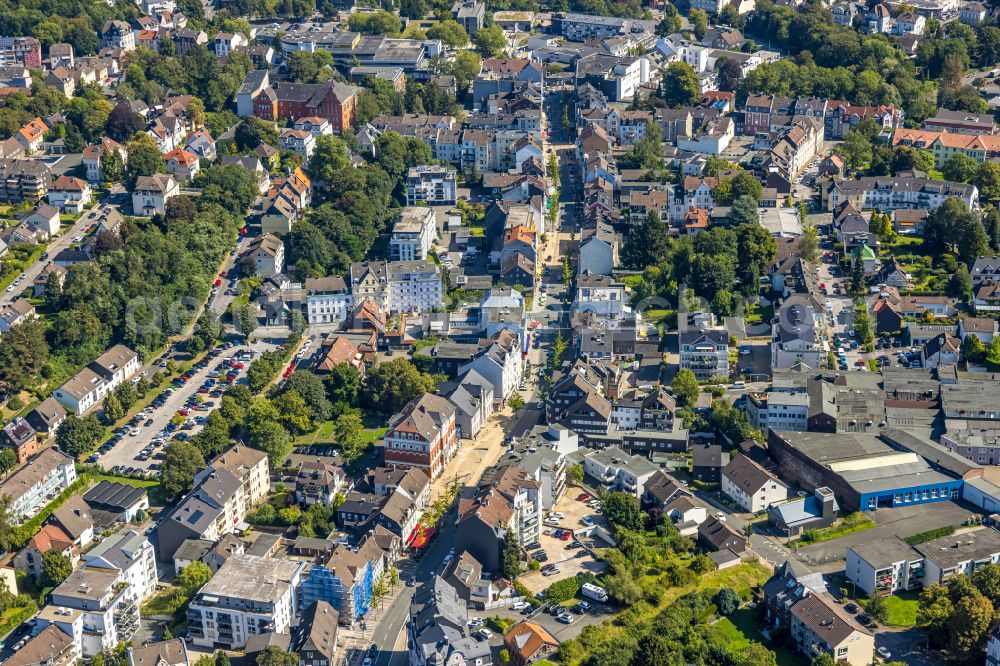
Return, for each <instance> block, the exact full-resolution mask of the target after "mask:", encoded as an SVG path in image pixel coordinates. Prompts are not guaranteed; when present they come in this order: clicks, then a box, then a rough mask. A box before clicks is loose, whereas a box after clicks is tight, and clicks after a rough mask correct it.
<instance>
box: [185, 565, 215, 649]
mask: <svg viewBox="0 0 1000 666" xmlns="http://www.w3.org/2000/svg"><path fill="white" fill-rule="evenodd" d="M210 580H212V570H211V569H210V568H209V567H208V565H207V564H205V563H204V562H192V563H191V564H189V565H187V566H186V567H184V570H183V571H181V573H180V575H179V576H177V581H176V582H177V585H179V586H180V587H181V589H183V590H184V594H186V595H187V596H188V597H193V596H194V595H195V594H196V593H197V592H198V590H200V589H201V588H203V587H204V586H205V584H206V583H207V582H208V581H210ZM216 663H218V661H216Z"/></svg>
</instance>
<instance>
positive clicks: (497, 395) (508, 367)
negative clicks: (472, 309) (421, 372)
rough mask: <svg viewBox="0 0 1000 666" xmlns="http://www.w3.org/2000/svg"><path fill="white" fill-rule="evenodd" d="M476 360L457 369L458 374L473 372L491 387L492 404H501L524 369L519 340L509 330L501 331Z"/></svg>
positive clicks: (508, 395)
mask: <svg viewBox="0 0 1000 666" xmlns="http://www.w3.org/2000/svg"><path fill="white" fill-rule="evenodd" d="M492 337H493V340H494V341H493V344H491V345H489V346H488V347H486V348H485V349H483V351H482V352H480V353H479V355H477V356H476V358H474V359H472V360H471V361H469V362H468V363H465V364H464V365H462V366H461V367H459V369H458V371H459V374H464V373H465V372H467V371H468V370H475V371H476V372H478V373H479V374H480V375H481V376H482V377H484V378H485V379H486V380H487V381H489V382H490V383H491V384H492V385H493V401H494V403H498V404H503V403H504V401H506V400H507V398H508V397H510V395H511V394H512V393H513V392H514V391H515V390H517V386H518V383H519V382H520V380H521V373H522V371H523V368H524V361H523V357H522V356H521V349H520V347H521V345H520V338H519V337H518V336H517V334H516V333H514V332H513V331H511V330H510V329H507V328H505V329H502V330H500V331H498V332H497V333H495V334H494V335H493V336H492Z"/></svg>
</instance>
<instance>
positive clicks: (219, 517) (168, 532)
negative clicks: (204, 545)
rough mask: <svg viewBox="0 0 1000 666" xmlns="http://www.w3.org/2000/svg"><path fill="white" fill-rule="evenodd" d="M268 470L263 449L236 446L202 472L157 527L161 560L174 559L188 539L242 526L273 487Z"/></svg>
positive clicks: (209, 536) (209, 537)
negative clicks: (189, 489)
mask: <svg viewBox="0 0 1000 666" xmlns="http://www.w3.org/2000/svg"><path fill="white" fill-rule="evenodd" d="M269 470H270V467H269V466H268V462H267V454H265V453H264V452H263V451H258V450H257V449H251V448H248V447H245V446H234V447H232V448H230V449H229V450H227V451H225V452H224V453H222V454H221V455H220V456H219V457H217V458H216V459H215V460H214V461H212V463H211V464H210V465H208V466H207V467H205V468H204V469H203V470H201V471H199V472H198V474H196V475H195V478H194V488H193V489H192V490H191V492H189V493H188V494H187V495H186V496H185V497H184V498H183V499H182V500H181V501H180V502H179V503H178V504H177V506H176V507H175V508H174V510H173V511H172V512H171V513H170V515H169V516H168V517H167V518H166V519H164V520H163V521H162V522H160V523H159V525H158V526H157V533H158V537H159V539H158V545H159V549H160V559H162V560H170V559H172V558H173V554H174V552H175V551H176V550H177V549H178V548H179V547H180V545H181V544H182V543H183V542H184V541H185V540H186V539H192V538H193V539H207V540H209V541H215V540H216V539H218V538H219V537H221V536H223V535H225V534H229V533H231V532H234V531H237V530H238V529H241V526H242V525H244V520H245V519H246V517H247V516H248V515H249V514H250V512H251V511H252V510H253V508H254V507H255V506H256V504H257V502H258V501H260V499H261V498H262V497H264V496H265V495H266V494H267V492H268V491H269V489H270V471H269Z"/></svg>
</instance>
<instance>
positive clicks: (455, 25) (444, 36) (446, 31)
mask: <svg viewBox="0 0 1000 666" xmlns="http://www.w3.org/2000/svg"><path fill="white" fill-rule="evenodd" d="M427 36H428V37H429V38H431V39H440V40H441V41H442V42H443V43H444V45H445V46H448V47H450V48H453V49H457V48H461V47H463V46H465V45H466V44H468V43H469V33H467V32H466V31H465V28H463V27H462V24H461V23H459V22H458V21H453V20H450V19H449V20H447V21H440V22H439V23H436V24H434V25H433V26H432V27H431V28H430V29H429V30H428V31H427Z"/></svg>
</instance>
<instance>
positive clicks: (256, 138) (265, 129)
mask: <svg viewBox="0 0 1000 666" xmlns="http://www.w3.org/2000/svg"><path fill="white" fill-rule="evenodd" d="M234 139H235V140H236V149H237V150H239V151H241V152H244V151H248V150H253V149H255V148H256V147H257V146H259V145H260V144H262V143H266V144H268V145H269V146H272V147H276V146H277V145H278V130H277V129H275V127H274V125H272V124H271V123H269V122H267V121H264V120H261V119H260V118H257V117H255V116H248V117H246V118H244V119H243V121H242V122H240V124H239V125H237V126H236V133H235V135H234ZM318 143H319V142H318V141H317V144H318ZM129 159H130V160H131V155H130V156H129Z"/></svg>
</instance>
